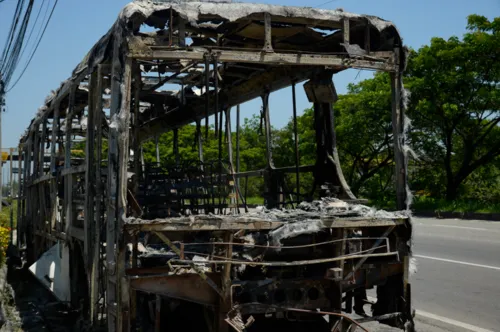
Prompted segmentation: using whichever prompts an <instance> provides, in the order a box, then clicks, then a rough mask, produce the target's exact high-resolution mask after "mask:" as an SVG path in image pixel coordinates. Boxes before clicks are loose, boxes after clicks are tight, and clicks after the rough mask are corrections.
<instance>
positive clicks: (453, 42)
mask: <svg viewBox="0 0 500 332" xmlns="http://www.w3.org/2000/svg"><path fill="white" fill-rule="evenodd" d="M468 22H469V23H468V26H467V29H468V32H467V33H466V34H465V35H464V37H463V39H462V40H460V39H459V38H457V37H452V38H450V39H448V40H444V39H442V38H433V39H432V40H431V43H430V45H428V46H424V47H422V48H421V49H419V50H418V51H417V52H413V54H412V55H411V57H410V63H409V66H408V68H409V70H408V73H407V75H408V79H407V81H408V83H409V84H408V87H409V88H410V90H411V94H412V97H411V105H410V109H409V113H410V116H411V117H412V119H413V124H414V126H415V132H416V134H415V135H416V136H417V135H418V136H419V137H420V138H422V139H418V140H414V142H415V143H418V144H417V148H418V149H419V150H420V151H422V152H423V153H424V154H425V155H426V157H427V160H428V161H430V162H431V163H432V164H434V165H433V167H437V168H441V169H444V174H443V175H442V179H440V178H439V177H438V178H436V180H440V181H439V182H440V183H441V184H442V188H434V190H436V189H437V190H439V189H444V192H445V194H446V198H447V199H455V198H457V196H458V195H459V193H460V192H461V191H463V189H464V188H463V186H462V185H463V184H464V181H465V180H466V179H468V177H469V176H471V174H472V173H473V172H475V171H476V170H478V169H479V168H481V167H483V166H484V165H486V164H489V163H492V162H493V161H494V160H495V158H497V157H498V156H499V155H500V128H499V126H498V124H499V122H500V91H499V88H500V86H499V82H500V46H499V45H500V18H496V19H494V20H493V21H492V22H490V21H488V20H487V19H486V18H485V17H482V16H478V15H471V16H469V20H468ZM424 172H426V170H424ZM435 194H441V193H440V192H435Z"/></svg>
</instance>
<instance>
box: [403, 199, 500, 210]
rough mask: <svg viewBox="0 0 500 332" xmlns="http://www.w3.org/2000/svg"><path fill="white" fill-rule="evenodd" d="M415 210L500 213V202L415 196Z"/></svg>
mask: <svg viewBox="0 0 500 332" xmlns="http://www.w3.org/2000/svg"><path fill="white" fill-rule="evenodd" d="M412 210H415V211H437V212H477V213H500V202H499V203H490V202H481V201H476V200H455V201H447V200H445V199H436V198H431V197H415V199H414V200H413V204H412Z"/></svg>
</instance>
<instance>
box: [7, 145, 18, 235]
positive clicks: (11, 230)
mask: <svg viewBox="0 0 500 332" xmlns="http://www.w3.org/2000/svg"><path fill="white" fill-rule="evenodd" d="M13 154H14V149H13V148H10V149H9V156H10V185H9V187H10V204H11V205H10V243H11V244H13V240H14V239H13V231H14V174H13V173H12V171H13V166H12V155H13ZM17 206H19V200H17Z"/></svg>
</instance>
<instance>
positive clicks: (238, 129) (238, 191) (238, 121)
mask: <svg viewBox="0 0 500 332" xmlns="http://www.w3.org/2000/svg"><path fill="white" fill-rule="evenodd" d="M239 172H240V105H239V104H238V106H236V173H237V174H238V173H239ZM236 187H237V188H238V190H237V192H236V205H239V200H240V190H239V189H240V177H239V176H237V177H236Z"/></svg>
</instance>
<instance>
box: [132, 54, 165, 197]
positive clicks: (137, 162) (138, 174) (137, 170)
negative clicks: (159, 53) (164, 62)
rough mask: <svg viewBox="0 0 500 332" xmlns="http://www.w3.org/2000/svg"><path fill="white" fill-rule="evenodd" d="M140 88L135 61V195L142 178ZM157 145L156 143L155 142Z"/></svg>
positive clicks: (138, 69)
mask: <svg viewBox="0 0 500 332" xmlns="http://www.w3.org/2000/svg"><path fill="white" fill-rule="evenodd" d="M141 90H142V79H141V67H140V66H139V65H138V64H137V63H136V64H135V66H134V123H133V130H134V140H133V142H134V146H133V151H134V173H135V181H134V195H137V193H138V191H139V181H140V179H141V178H142V172H141V171H142V169H141V158H142V149H141V142H140V141H139V113H140V107H141V100H140V97H141ZM157 146H158V144H157ZM159 152H160V151H159V150H157V162H159V159H160V156H159Z"/></svg>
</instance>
